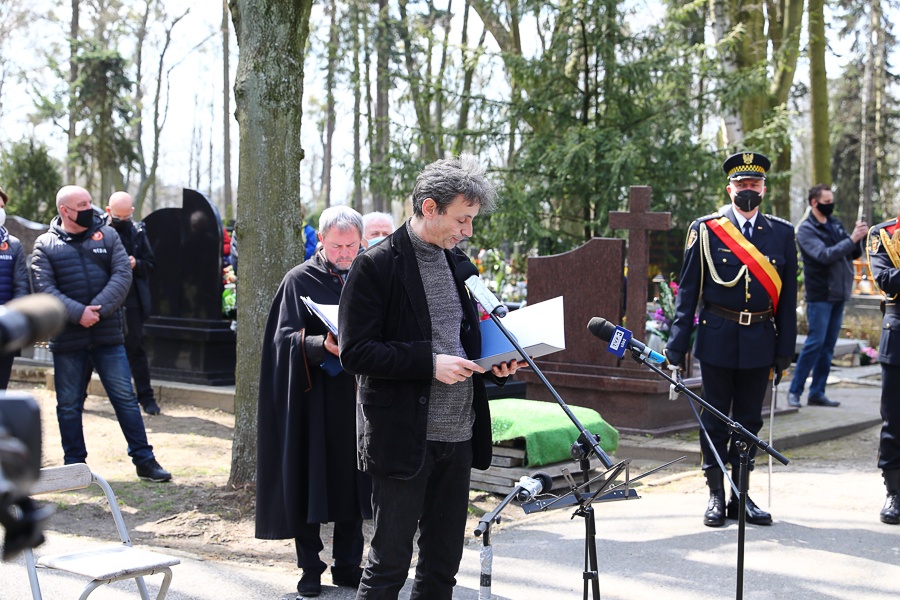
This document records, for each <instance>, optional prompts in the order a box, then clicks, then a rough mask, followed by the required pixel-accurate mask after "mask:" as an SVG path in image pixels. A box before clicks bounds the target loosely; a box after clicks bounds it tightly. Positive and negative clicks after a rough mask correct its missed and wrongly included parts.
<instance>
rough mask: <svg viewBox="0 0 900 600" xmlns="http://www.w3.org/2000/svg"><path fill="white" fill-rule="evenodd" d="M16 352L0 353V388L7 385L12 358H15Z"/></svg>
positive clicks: (3, 388) (4, 387)
mask: <svg viewBox="0 0 900 600" xmlns="http://www.w3.org/2000/svg"><path fill="white" fill-rule="evenodd" d="M16 354H18V353H17V352H10V353H9V354H0V390H5V389H6V388H8V387H9V377H10V375H12V368H13V360H15V358H16Z"/></svg>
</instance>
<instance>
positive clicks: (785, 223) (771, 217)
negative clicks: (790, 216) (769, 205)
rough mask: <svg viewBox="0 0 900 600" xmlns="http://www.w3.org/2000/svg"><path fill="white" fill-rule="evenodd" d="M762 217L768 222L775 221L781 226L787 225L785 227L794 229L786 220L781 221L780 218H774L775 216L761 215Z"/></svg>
mask: <svg viewBox="0 0 900 600" xmlns="http://www.w3.org/2000/svg"><path fill="white" fill-rule="evenodd" d="M763 216H764V217H765V218H767V219H768V220H770V221H776V222H778V223H781V224H783V225H787V226H788V227H790V228H791V229H793V228H794V225H793V224H792V223H791V222H790V221H788V220H787V219H782V218H781V217H776V216H775V215H763Z"/></svg>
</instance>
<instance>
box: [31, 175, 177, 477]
mask: <svg viewBox="0 0 900 600" xmlns="http://www.w3.org/2000/svg"><path fill="white" fill-rule="evenodd" d="M56 208H57V210H58V211H59V215H58V216H56V217H54V218H53V220H52V221H51V222H50V230H49V231H47V232H46V233H44V234H42V235H41V236H40V237H38V239H37V240H35V242H34V254H33V257H32V261H31V271H32V278H33V281H34V290H35V291H36V292H45V293H48V294H53V295H54V296H56V297H57V298H59V299H60V300H61V301H62V303H63V304H64V305H65V307H66V313H67V315H68V322H67V323H66V327H65V329H63V331H62V333H60V334H59V335H57V336H55V337H53V338H51V339H50V351H51V352H52V353H53V381H54V384H55V386H56V418H57V421H58V422H59V432H60V436H61V438H62V446H63V454H64V461H65V464H67V465H68V464H72V463H83V462H85V461H86V460H87V447H86V446H85V443H84V431H83V429H82V423H81V414H82V407H83V404H84V396H85V387H86V385H87V381H86V379H85V373H87V372H89V371H88V370H87V368H86V366H87V361H88V360H90V362H91V364H93V366H94V369H95V370H96V371H97V373H98V374H99V375H100V380H101V381H102V382H103V387H104V388H105V389H106V394H107V396H108V397H109V400H110V402H111V403H112V405H113V408H114V409H115V411H116V418H117V419H118V421H119V426H120V427H121V428H122V433H123V434H124V436H125V439H126V441H127V442H128V456H130V457H131V461H132V462H133V463H134V465H135V468H136V470H137V474H138V477H140V478H141V479H146V480H148V481H168V480H169V479H171V478H172V475H171V473H169V472H168V471H166V470H165V469H163V468H162V467H161V466H160V465H159V463H158V462H156V458H155V457H154V455H153V447H152V446H151V445H150V444H149V443H148V442H147V431H146V430H145V429H144V420H143V419H142V418H141V411H140V409H139V408H138V402H137V397H136V396H135V394H134V390H132V388H131V371H130V369H129V368H128V358H127V357H126V355H125V346H124V343H125V335H124V330H123V327H124V323H123V317H122V311H121V310H120V307H121V306H122V303H123V302H124V301H125V297H126V296H127V294H128V290H129V288H130V287H131V265H130V263H129V260H128V254H127V253H126V251H125V248H124V246H122V242H121V241H120V240H119V236H118V235H117V234H116V232H115V230H114V229H113V228H112V227H109V226H107V225H104V224H103V220H102V219H101V218H100V217H99V215H96V214H94V209H93V207H92V206H91V196H90V194H89V193H88V192H87V190H85V189H83V188H80V187H77V186H74V185H67V186H65V187H63V188H62V189H60V190H59V192H58V193H57V194H56Z"/></svg>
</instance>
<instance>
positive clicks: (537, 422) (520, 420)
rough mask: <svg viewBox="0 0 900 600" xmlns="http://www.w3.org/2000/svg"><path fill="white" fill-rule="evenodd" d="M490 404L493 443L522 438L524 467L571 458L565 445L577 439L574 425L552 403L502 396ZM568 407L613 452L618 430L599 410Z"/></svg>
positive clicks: (601, 445) (605, 447) (558, 407)
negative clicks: (523, 441)
mask: <svg viewBox="0 0 900 600" xmlns="http://www.w3.org/2000/svg"><path fill="white" fill-rule="evenodd" d="M490 405H491V437H492V439H493V442H494V443H495V444H496V443H498V442H505V441H508V440H515V439H524V440H525V465H524V466H526V467H536V466H538V465H548V464H552V463H557V462H561V461H564V460H571V459H572V457H571V455H570V453H569V448H570V446H571V445H572V442H574V441H575V440H576V439H578V435H579V432H578V428H577V427H575V424H574V423H572V421H571V420H570V419H569V417H568V416H567V415H566V413H565V412H563V410H562V408H561V407H560V406H559V405H558V404H557V403H556V402H538V401H536V400H523V399H520V398H504V399H500V400H491V402H490ZM569 409H570V410H571V411H572V414H574V415H575V417H576V418H577V419H578V420H579V421H580V422H581V424H582V425H583V426H584V427H585V428H586V429H587V430H588V431H590V432H591V433H593V434H600V447H601V448H602V449H603V451H604V452H607V453H612V452H615V450H616V448H618V447H619V432H618V431H616V429H615V428H614V427H613V426H612V425H610V424H609V423H607V422H606V421H604V420H603V417H601V416H600V413H598V412H597V411H595V410H593V409H590V408H584V407H581V406H569Z"/></svg>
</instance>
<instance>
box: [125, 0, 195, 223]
mask: <svg viewBox="0 0 900 600" xmlns="http://www.w3.org/2000/svg"><path fill="white" fill-rule="evenodd" d="M188 11H190V9H187V10H185V11H184V12H183V13H182V14H181V16H179V17H176V18H175V19H173V20H172V22H171V23H169V26H168V27H166V35H165V41H164V42H163V47H162V49H161V50H160V51H159V62H158V64H157V71H156V91H155V92H154V94H153V156H152V158H151V159H150V167H149V169H147V170H146V172H143V171H142V173H141V183H140V185H139V186H138V191H137V194H136V195H135V197H134V212H135V214H137V215H141V214H143V206H144V201H145V200H146V198H147V193H148V191H149V192H150V193H151V200H150V210H151V212H152V211H154V210H156V170H157V168H158V167H159V137H160V135H161V134H162V130H163V126H164V125H165V124H166V118H167V116H168V114H169V99H168V91H166V101H165V106H161V104H162V88H163V79H164V78H165V80H166V87H167V90H168V74H166V75H165V76H164V75H163V73H164V71H163V67H164V66H165V61H166V52H168V50H169V44H171V43H172V30H173V29H174V28H175V25H177V24H178V22H179V21H181V19H183V18H184V17H185V16H186V15H187V14H188ZM170 70H171V69H170ZM160 113H162V120H160ZM141 160H142V161H144V163H146V161H145V160H144V157H143V149H142V150H141Z"/></svg>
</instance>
